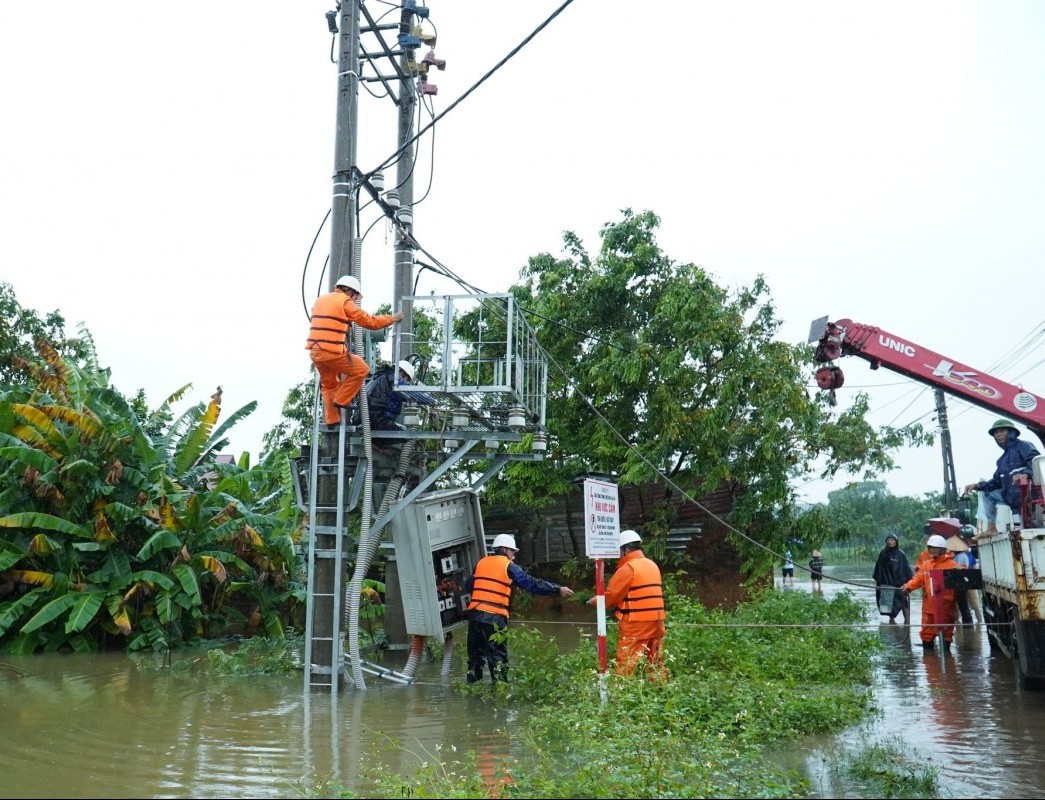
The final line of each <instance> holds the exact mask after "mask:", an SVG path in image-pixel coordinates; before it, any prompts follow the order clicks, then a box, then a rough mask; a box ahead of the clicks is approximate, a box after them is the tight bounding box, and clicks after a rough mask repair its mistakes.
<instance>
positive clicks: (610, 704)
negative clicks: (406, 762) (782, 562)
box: [322, 590, 880, 797]
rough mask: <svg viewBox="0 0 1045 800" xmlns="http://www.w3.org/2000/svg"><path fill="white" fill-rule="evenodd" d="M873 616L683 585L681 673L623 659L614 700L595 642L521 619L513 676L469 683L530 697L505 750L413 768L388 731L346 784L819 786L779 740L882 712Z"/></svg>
mask: <svg viewBox="0 0 1045 800" xmlns="http://www.w3.org/2000/svg"><path fill="white" fill-rule="evenodd" d="M864 614H865V611H864V609H863V607H862V606H861V605H860V604H859V603H858V602H857V601H856V600H855V599H854V598H853V597H852V595H851V594H849V593H848V592H843V593H842V594H840V595H838V596H836V597H834V598H833V599H831V600H825V599H824V598H823V597H820V596H817V595H809V594H806V593H804V592H786V593H781V592H774V591H771V590H770V591H765V592H762V593H760V594H758V595H756V596H755V597H754V598H753V600H752V601H751V602H749V603H746V604H744V605H742V606H740V607H739V608H738V609H737V610H736V611H735V612H732V613H727V612H722V611H709V610H707V609H705V608H703V607H702V606H701V605H700V604H699V603H698V602H696V601H693V600H688V599H684V598H678V601H677V602H676V603H675V604H673V606H672V613H671V617H670V618H669V631H668V637H667V640H666V646H667V658H668V665H669V669H670V673H671V677H670V680H669V681H668V682H667V683H664V684H657V683H651V682H649V681H646V680H645V679H643V678H641V677H637V678H634V677H633V678H621V677H618V676H616V675H613V674H612V672H611V674H610V675H608V676H607V678H606V681H605V687H606V696H607V699H606V700H605V701H604V699H603V697H602V696H601V693H600V683H599V678H598V675H597V672H596V669H595V664H596V649H595V647H596V645H595V642H594V641H593V640H591V639H589V640H586V641H584V642H583V643H582V644H581V646H579V647H578V648H577V649H575V650H573V651H572V652H570V653H565V654H560V653H559V652H558V650H557V648H556V647H555V645H554V643H551V642H548V641H547V640H546V639H544V637H542V636H541V634H540V633H538V632H537V631H535V630H533V629H528V628H526V627H525V626H517V627H513V628H511V629H510V638H511V641H510V650H511V653H512V673H511V680H510V682H509V683H507V684H497V685H494V686H492V687H491V686H481V685H475V686H467V685H465V684H461V685H460V691H461V692H464V693H482V694H484V695H486V700H487V702H488V703H490V704H495V705H497V706H511V705H519V706H525V708H526V709H527V712H528V713H527V715H526V720H525V722H522V723H520V724H519V725H518V727H517V728H513V729H511V730H509V731H507V734H508V736H509V738H510V740H511V745H510V747H508V748H507V749H508V751H509V752H506V753H505V754H504V755H503V758H491V757H490V755H489V754H483V755H482V757H480V756H479V755H477V754H476V753H455V752H451V753H445V752H442V753H431V752H427V751H425V752H419V753H414V754H413V755H414V756H416V762H417V769H416V771H415V772H414V773H412V774H409V775H404V774H401V773H400V772H399V771H397V770H395V769H393V768H391V767H389V766H388V765H387V764H386V763H385V762H384V761H383V760H382V754H383V753H384V754H387V751H388V748H389V742H387V741H379V742H375V743H374V745H373V752H372V753H369V754H367V756H365V757H364V759H363V764H362V770H363V772H362V773H361V774H362V778H361V780H362V781H363V782H365V783H366V784H367V785H366V786H358V787H354V788H353V789H352V790H349V789H346V788H345V787H339V788H338V790H339V792H340V796H342V797H354V796H360V797H801V796H805V795H808V794H810V792H811V786H810V784H809V780H808V778H807V777H806V776H804V775H800V774H798V773H796V772H793V771H789V770H786V769H783V768H780V767H777V766H774V765H773V763H772V760H771V759H769V758H767V755H766V754H767V752H768V749H769V748H772V747H774V746H779V745H781V744H783V743H788V742H793V741H795V740H796V739H800V738H801V737H803V736H807V735H810V734H823V733H835V732H839V731H841V730H844V729H845V728H848V727H849V726H851V725H853V724H855V723H857V722H859V721H860V720H862V719H864V718H866V717H867V716H868V715H870V714H871V713H872V712H873V710H874V704H873V696H872V693H871V690H870V685H871V678H872V669H873V663H874V655H875V653H876V652H877V651H878V649H879V647H880V642H879V640H878V638H877V637H875V636H873V635H871V634H870V633H869V632H867V631H866V630H865V629H864V628H863V627H862V623H863V621H864V619H865V616H864ZM614 645H615V643H614V642H613V641H610V642H609V648H610V653H611V654H612V652H613V648H614ZM611 658H612V656H611ZM403 749H404V750H409V748H403ZM385 757H387V755H386V756H385ZM322 791H324V792H329V791H331V789H330V787H329V786H327V787H325V788H324V789H323V790H322ZM353 791H359V792H360V793H359V794H353ZM326 796H329V795H326Z"/></svg>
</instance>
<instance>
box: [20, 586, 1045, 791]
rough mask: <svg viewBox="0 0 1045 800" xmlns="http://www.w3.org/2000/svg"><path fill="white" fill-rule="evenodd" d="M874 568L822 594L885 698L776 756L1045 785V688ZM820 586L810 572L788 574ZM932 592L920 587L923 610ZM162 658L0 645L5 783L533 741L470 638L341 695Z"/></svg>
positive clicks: (215, 771) (282, 784)
mask: <svg viewBox="0 0 1045 800" xmlns="http://www.w3.org/2000/svg"><path fill="white" fill-rule="evenodd" d="M869 574H870V566H868V567H866V568H854V569H835V570H832V569H831V568H830V567H828V569H827V571H826V574H825V578H826V580H825V581H824V595H825V597H827V598H828V599H830V598H831V597H832V596H834V594H836V593H837V592H838V591H841V590H844V589H848V590H849V591H851V592H853V593H854V595H856V596H857V597H858V598H859V599H861V600H865V601H866V606H867V609H868V624H869V625H871V626H872V627H873V629H874V630H876V631H877V633H878V635H879V636H880V637H881V639H882V642H883V644H884V645H885V652H884V654H883V657H882V660H881V668H880V669H878V670H877V671H876V675H875V678H874V686H873V689H874V693H875V698H876V704H877V706H878V707H879V711H878V713H876V714H875V715H874V717H873V718H872V719H871V720H870V721H868V722H867V723H865V724H860V725H854V727H853V728H852V729H850V730H847V731H845V732H844V733H843V734H841V735H840V736H837V737H814V738H813V739H811V740H809V741H805V742H802V743H800V745H796V747H795V748H794V750H793V751H791V752H789V753H783V754H781V756H780V757H781V760H782V761H784V762H785V763H786V764H787V765H788V766H792V767H794V768H796V769H801V770H803V771H805V772H806V774H807V775H809V777H810V779H811V781H812V784H813V787H814V791H815V792H816V793H817V794H818V795H819V796H821V797H841V796H856V795H854V794H848V795H847V794H846V792H847V787H845V786H842V785H838V781H839V778H838V776H837V774H836V773H834V772H833V771H832V766H834V765H835V764H837V763H838V761H839V754H840V753H841V752H843V751H850V752H852V751H857V750H859V749H860V748H861V747H862V746H864V745H866V744H868V743H873V742H876V741H887V742H891V743H899V744H902V745H903V747H904V748H905V751H906V754H907V755H908V756H909V757H910V758H912V759H916V760H917V761H918V762H921V761H925V762H926V763H932V764H934V765H936V766H938V767H939V768H940V783H941V789H942V794H943V795H944V796H950V797H1008V796H1011V797H1045V788H1043V787H1045V774H1043V769H1042V768H1041V767H1040V766H1039V760H1038V757H1037V752H1038V750H1039V749H1041V747H1042V746H1045V693H1038V692H1026V691H1021V690H1020V689H1019V688H1018V686H1017V683H1016V680H1015V676H1014V672H1013V668H1012V665H1011V663H1010V662H1009V661H1008V660H1007V659H1006V658H1005V657H1004V656H1000V655H998V656H996V655H994V654H993V653H992V652H991V650H990V647H989V646H988V643H987V637H986V634H985V630H984V628H983V626H982V625H973V626H969V627H962V628H959V629H958V630H957V632H956V635H955V643H954V645H953V646H952V648H951V652H950V653H949V654H946V655H945V654H943V653H942V652H941V651H940V650H939V649H937V650H936V651H933V652H930V653H928V654H925V653H923V652H922V648H921V646H920V644H919V641H918V636H917V623H915V625H914V626H912V627H908V626H906V625H902V624H893V625H890V624H888V623H885V624H879V621H880V620H881V619H883V618H882V617H880V616H879V615H878V613H877V609H876V608H875V606H874V593H873V591H872V590H871V589H870V587H869V586H867V584H868V583H869V580H868V578H867V576H868V575H869ZM833 575H834V576H837V577H840V578H843V579H845V580H848V581H859V582H861V583H863V584H864V585H865V586H866V588H863V587H854V586H849V585H844V584H838V583H837V582H835V581H832V580H831V577H832V576H833ZM808 590H809V587H808V582H805V583H803V582H802V581H801V580H799V581H798V585H797V587H796V588H795V589H793V590H789V591H808ZM920 602H921V599H920V595H915V596H914V597H912V609H911V612H912V615H911V618H912V619H913V620H918V619H920V613H921V607H920ZM569 622H570V620H569V619H563V618H561V617H557V618H555V619H552V620H548V621H547V622H546V623H543V624H541V625H539V626H538V627H540V628H541V629H542V630H543V631H544V632H545V633H546V634H548V635H551V636H554V637H555V638H556V639H557V641H559V643H560V649H564V650H565V649H569V647H571V646H573V645H575V643H576V642H577V640H578V636H579V635H584V633H585V631H586V630H587V628H581V627H577V626H571V625H570V624H569ZM669 636H670V632H669ZM459 649H460V650H462V651H463V647H461V648H459ZM405 658H406V654H405V653H402V654H400V656H399V659H400V660H397V654H395V653H392V654H390V655H389V658H388V660H387V661H386V662H385V666H387V667H389V668H391V669H400V668H401V667H402V666H403V663H402V662H404V661H405ZM155 666H156V667H157V668H155V669H153V668H145V669H142V668H139V666H138V664H137V662H136V659H135V658H134V657H130V656H126V655H123V654H98V655H88V656H80V655H75V656H73V655H43V656H33V657H27V658H17V657H13V656H8V657H4V658H0V719H2V720H3V724H2V725H0V768H2V770H3V772H2V774H3V776H4V784H3V789H2V790H0V793H2V794H3V796H6V797H68V798H87V797H113V798H124V797H128V798H129V797H163V798H167V797H169V798H189V797H199V798H220V797H235V796H245V797H257V798H263V797H285V796H290V795H293V796H307V795H311V794H314V793H316V791H315V787H317V786H319V787H322V786H323V785H324V784H326V783H328V782H330V781H336V782H337V783H339V784H342V785H345V786H347V787H349V788H352V789H355V790H357V791H363V790H365V787H366V786H367V785H368V783H367V781H368V780H369V779H370V777H372V774H373V772H374V770H375V769H377V768H378V766H379V765H380V764H388V765H389V766H390V767H391V768H392V769H393V770H395V771H397V772H402V773H405V774H410V773H412V772H414V771H415V770H416V769H417V768H418V765H419V763H420V762H421V761H422V760H425V759H428V758H432V759H434V758H435V757H438V756H440V755H442V756H443V757H444V758H448V759H450V760H463V757H464V754H465V753H468V752H470V751H471V752H475V753H476V754H477V756H478V759H479V766H480V769H481V770H483V771H484V774H487V775H489V776H491V778H492V777H493V776H495V775H496V773H497V765H498V764H499V763H500V762H501V761H502V760H503V759H504V758H505V757H512V758H519V759H521V758H523V757H524V756H525V753H521V752H519V751H518V750H519V748H520V745H519V744H518V743H517V742H513V740H512V737H510V736H509V734H508V729H509V728H510V727H511V726H513V725H516V724H519V723H520V721H521V720H520V719H519V718H518V717H517V716H515V715H518V714H524V713H525V708H521V709H520V708H515V707H508V706H506V705H504V704H501V703H499V702H497V701H496V700H494V699H492V698H490V697H479V696H472V695H466V694H458V693H457V692H455V691H454V688H453V686H452V680H456V679H459V678H460V676H461V675H463V673H464V665H463V652H462V653H457V654H455V658H454V664H453V669H452V672H451V674H452V676H453V678H452V679H450V680H447V679H444V678H443V677H442V676H441V674H440V672H441V664H439V663H436V662H435V661H431V662H428V661H425V662H423V663H422V664H421V665H420V666H419V668H418V678H419V683H417V684H414V685H406V686H404V685H400V684H397V683H388V682H382V681H380V680H379V679H377V678H368V681H367V686H368V689H367V690H366V691H358V690H355V689H353V688H352V687H347V688H346V689H345V690H344V691H342V692H341V693H340V694H338V695H337V696H336V697H330V696H329V695H327V694H325V693H305V692H304V690H303V688H302V679H301V676H300V675H292V676H286V677H270V676H266V677H260V678H259V677H249V678H248V677H243V678H214V677H208V676H206V675H199V674H192V673H190V672H178V671H171V670H169V669H159V668H158V667H159V661H158V660H157V662H156V665H155ZM450 754H456V755H450ZM318 794H321V795H322V794H325V795H326V796H330V792H329V790H328V791H327V792H324V791H323V790H322V788H320V790H319V791H318Z"/></svg>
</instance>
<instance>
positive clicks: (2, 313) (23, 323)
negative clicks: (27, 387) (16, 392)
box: [0, 281, 87, 385]
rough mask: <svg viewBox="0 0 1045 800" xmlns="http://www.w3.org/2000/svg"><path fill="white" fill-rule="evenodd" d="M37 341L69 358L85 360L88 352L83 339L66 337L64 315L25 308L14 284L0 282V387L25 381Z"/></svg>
mask: <svg viewBox="0 0 1045 800" xmlns="http://www.w3.org/2000/svg"><path fill="white" fill-rule="evenodd" d="M37 339H44V340H46V341H48V342H49V343H50V344H51V346H52V347H53V348H54V349H55V350H56V351H57V352H58V353H61V354H62V355H65V356H68V357H70V358H82V357H83V356H84V355H85V354H86V352H87V345H86V344H85V343H84V342H83V341H82V340H81V339H79V338H76V337H71V336H67V335H66V332H65V318H64V317H63V316H62V315H61V314H59V313H58V312H57V311H52V312H50V313H49V314H46V315H44V316H41V315H40V314H39V313H38V312H36V311H34V310H33V309H31V308H23V307H22V305H21V303H19V302H18V299H17V298H16V297H15V293H14V288H13V287H12V286H11V284H10V283H7V282H6V281H0V385H2V384H10V383H19V382H21V381H23V380H26V377H27V376H26V366H27V364H28V363H29V362H30V361H31V360H32V359H33V358H34V357H35V350H34V346H33V343H34V342H35V341H36V340H37Z"/></svg>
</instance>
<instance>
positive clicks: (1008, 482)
mask: <svg viewBox="0 0 1045 800" xmlns="http://www.w3.org/2000/svg"><path fill="white" fill-rule="evenodd" d="M987 432H988V433H989V434H990V435H991V436H993V437H994V441H995V442H997V444H998V447H1000V448H1001V449H1002V454H1001V456H1000V457H999V458H998V461H997V464H996V466H995V470H994V475H993V476H992V477H991V479H990V480H987V481H977V482H976V483H969V484H966V486H965V493H966V494H968V493H969V492H971V491H973V490H975V491H976V493H977V501H978V506H979V507H978V508H977V511H976V518H977V519H978V520H980V521H981V522H984V523H986V532H987V533H988V534H994V533H997V532H998V524H997V520H998V505H999V504H1004V505H1006V506H1008V507H1009V509H1010V510H1011V511H1012V514H1013V516H1014V517H1019V516H1020V514H1021V511H1022V509H1021V506H1022V504H1023V498H1022V495H1021V493H1020V483H1021V481H1023V480H1025V478H1023V477H1021V476H1024V475H1026V476H1030V475H1031V474H1032V472H1033V467H1032V465H1033V462H1034V458H1035V456H1038V455H1040V453H1038V450H1037V448H1036V447H1034V445H1032V444H1031V443H1030V442H1025V441H1023V440H1022V439H1020V432H1019V430H1018V429H1017V428H1016V425H1015V424H1014V423H1013V422H1012V421H1010V420H1007V419H1004V418H1001V419H996V420H995V421H994V423H993V424H992V425H991V426H990V427H989V428H988V429H987Z"/></svg>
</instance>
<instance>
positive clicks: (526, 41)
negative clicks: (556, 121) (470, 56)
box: [365, 0, 573, 180]
mask: <svg viewBox="0 0 1045 800" xmlns="http://www.w3.org/2000/svg"><path fill="white" fill-rule="evenodd" d="M572 3H573V0H564V2H563V3H562V5H560V6H559V7H558V8H557V9H555V10H554V11H553V12H552V13H551V15H550V16H549V17H548V18H547V19H545V20H544V22H542V23H541V24H540V25H538V26H537V27H536V28H535V29H534V30H533V31H532V32H531V33H530V34H529V35H527V36H526V38H525V39H523V40H522V41H521V42H520V43H519V44H517V45H516V46H515V47H513V48H512V49H511V51H509V53H508V55H506V56H505V57H504V58H502V59H501V60H500V61H498V62H497V63H496V64H495V65H494V66H493V67H491V68H490V70H489V71H487V73H486V74H485V75H483V76H482V77H481V78H480V79H479V80H478V81H476V82H475V83H473V84H472V85H471V86H470V87H468V89H467V90H465V92H464V94H462V95H461V96H460V97H458V98H457V99H456V100H454V101H453V102H452V103H451V104H450V105H448V106H447V107H446V108H445V109H444V110H443V112H442V113H441V114H439V115H438V116H436V117H434V118H433V119H432V121H431V122H429V123H428V125H426V126H425V127H424V128H422V129H421V130H419V131H418V132H417V133H415V134H414V136H413V137H412V138H410V139H408V140H407V141H406V142H404V143H403V144H402V145H400V146H399V149H398V150H396V151H395V152H394V153H392V155H390V156H389V157H388V158H386V159H385V160H384V161H382V162H381V163H380V164H378V165H377V166H376V167H374V169H372V170H371V171H370V172H368V173H367V174H366V176H365V177H366V179H367V180H369V179H370V176H371V175H373V174H374V173H375V172H377V171H378V170H381V169H384V168H385V167H386V166H388V165H389V164H392V163H394V162H395V161H396V159H397V158H398V157H399V156H400V154H401V153H402V152H403V151H405V150H406V148H407V147H410V146H411V145H412V144H413V143H414V142H416V141H417V140H418V139H420V138H421V136H423V135H424V134H425V133H426V132H427V131H428V129H429V128H432V127H434V126H435V124H436V123H437V122H439V120H441V119H442V118H443V117H445V116H446V115H447V114H449V113H450V112H451V111H453V110H454V109H455V108H456V107H457V106H459V105H460V104H461V103H462V102H463V101H464V100H465V98H467V97H468V95H470V94H471V93H472V92H474V91H475V90H476V89H478V88H479V87H480V86H482V85H483V84H484V83H485V82H486V81H487V80H489V78H490V77H491V76H492V75H493V74H494V73H495V72H497V70H499V69H500V68H501V67H503V66H504V65H505V64H507V63H508V62H509V61H510V60H511V59H512V58H514V57H515V55H516V54H517V53H518V52H519V51H520V50H522V49H523V48H524V47H525V46H526V45H528V44H529V43H530V42H531V41H533V39H534V38H535V37H536V36H537V34H539V33H540V32H541V31H543V30H544V29H545V28H546V27H548V25H549V24H550V23H551V21H552V20H553V19H555V18H556V17H557V16H559V14H561V13H562V12H563V11H565V10H566V8H567V7H568V6H570V5H571V4H572Z"/></svg>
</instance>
